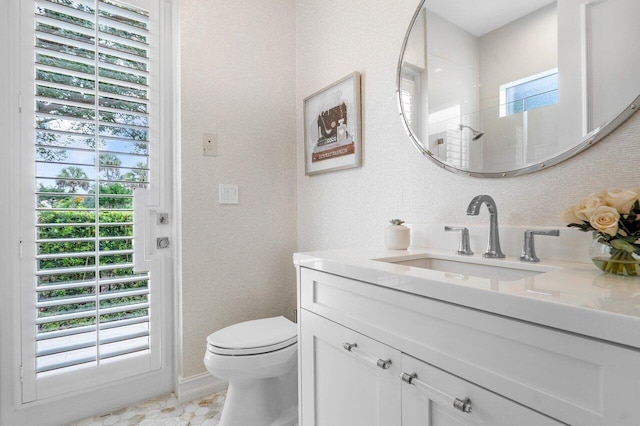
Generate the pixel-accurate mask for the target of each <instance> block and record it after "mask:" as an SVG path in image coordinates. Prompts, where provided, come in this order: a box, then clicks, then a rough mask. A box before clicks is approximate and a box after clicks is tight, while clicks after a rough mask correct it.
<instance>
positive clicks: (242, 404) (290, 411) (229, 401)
mask: <svg viewBox="0 0 640 426" xmlns="http://www.w3.org/2000/svg"><path fill="white" fill-rule="evenodd" d="M297 384H298V372H297V369H296V368H292V369H291V371H290V372H289V373H288V374H287V375H285V376H281V377H269V378H266V379H259V380H234V381H230V382H229V389H228V390H227V397H226V399H225V402H224V407H223V408H222V416H221V417H220V426H247V425H251V426H294V425H297V424H298V392H297Z"/></svg>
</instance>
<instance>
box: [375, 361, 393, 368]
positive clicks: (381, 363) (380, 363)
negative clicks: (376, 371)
mask: <svg viewBox="0 0 640 426" xmlns="http://www.w3.org/2000/svg"><path fill="white" fill-rule="evenodd" d="M376 365H377V366H378V367H380V368H382V369H383V370H388V369H389V367H391V360H390V359H379V360H378V362H377V363H376Z"/></svg>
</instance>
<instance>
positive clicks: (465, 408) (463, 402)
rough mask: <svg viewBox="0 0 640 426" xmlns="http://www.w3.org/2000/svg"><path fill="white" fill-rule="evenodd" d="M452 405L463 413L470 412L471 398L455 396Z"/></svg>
mask: <svg viewBox="0 0 640 426" xmlns="http://www.w3.org/2000/svg"><path fill="white" fill-rule="evenodd" d="M453 407H454V408H455V409H456V410H460V411H462V412H463V413H470V412H471V400H470V399H469V398H465V399H458V398H456V399H455V401H453Z"/></svg>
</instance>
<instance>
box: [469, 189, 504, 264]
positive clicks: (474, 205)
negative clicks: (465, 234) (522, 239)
mask: <svg viewBox="0 0 640 426" xmlns="http://www.w3.org/2000/svg"><path fill="white" fill-rule="evenodd" d="M482 204H486V205H487V208H488V209H489V214H490V215H491V216H490V218H489V244H488V246H487V251H486V252H485V253H483V254H482V257H488V258H495V259H502V258H504V253H502V250H500V236H499V235H498V207H497V206H496V202H495V201H493V198H491V197H490V196H488V195H478V196H476V197H474V198H473V200H471V202H470V203H469V207H467V215H469V216H477V215H478V214H479V213H480V206H481V205H482Z"/></svg>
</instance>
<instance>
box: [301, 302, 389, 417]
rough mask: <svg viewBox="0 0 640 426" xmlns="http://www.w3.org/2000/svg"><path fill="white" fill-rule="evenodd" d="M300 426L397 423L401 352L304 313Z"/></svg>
mask: <svg viewBox="0 0 640 426" xmlns="http://www.w3.org/2000/svg"><path fill="white" fill-rule="evenodd" d="M300 322H301V324H304V327H305V331H304V333H303V334H301V336H300V339H299V345H300V353H301V358H300V363H301V365H302V366H303V367H302V369H303V370H304V371H309V372H310V371H313V374H306V375H305V380H303V381H301V385H302V389H301V390H302V395H304V396H303V399H302V421H301V424H302V425H316V426H339V425H345V426H347V425H348V426H392V425H398V424H399V423H398V420H399V418H400V380H399V377H400V369H399V368H400V352H399V351H398V350H395V349H393V348H391V347H389V346H386V345H383V344H382V343H380V342H376V341H375V340H373V339H370V338H368V337H365V336H363V335H362V334H359V333H356V332H355V331H353V330H350V329H348V328H346V327H342V326H340V325H338V324H336V323H334V322H332V321H329V320H327V319H325V318H323V317H320V316H318V315H315V314H313V313H310V312H305V311H302V313H301V316H300Z"/></svg>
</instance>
